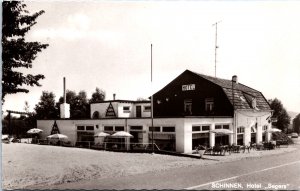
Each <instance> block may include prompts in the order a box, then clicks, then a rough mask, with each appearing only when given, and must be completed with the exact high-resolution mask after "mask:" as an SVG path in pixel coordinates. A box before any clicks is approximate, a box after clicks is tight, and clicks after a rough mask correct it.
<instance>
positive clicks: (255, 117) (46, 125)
mask: <svg viewBox="0 0 300 191" xmlns="http://www.w3.org/2000/svg"><path fill="white" fill-rule="evenodd" d="M269 115H270V113H268V112H257V113H253V112H251V111H248V112H245V111H243V112H242V111H238V112H237V114H236V117H237V118H236V124H237V127H240V126H243V127H244V128H245V131H244V133H243V144H245V145H248V144H249V142H250V141H251V127H252V126H253V124H254V123H257V125H256V126H257V128H256V132H255V137H256V142H257V143H258V142H260V141H262V135H263V130H262V128H263V126H265V125H267V128H270V125H269V123H268V120H267V117H268V116H269ZM56 122H57V125H58V128H59V130H60V133H62V134H65V135H67V136H68V138H69V140H70V141H71V142H72V144H73V145H75V143H76V142H77V141H78V134H79V133H78V132H83V131H85V132H89V133H91V134H96V133H98V132H109V133H113V132H115V131H118V129H117V128H118V127H119V128H120V127H124V129H121V130H124V131H127V132H134V131H136V132H138V134H137V136H138V137H139V143H151V137H152V132H151V131H150V130H149V127H151V118H140V119H138V118H128V119H127V118H123V119H87V120H56ZM53 124H54V120H38V121H37V127H38V128H39V129H42V130H43V132H42V134H41V138H42V139H45V138H46V137H47V136H48V135H50V132H51V127H52V126H53ZM201 125H205V126H209V130H213V129H215V127H216V126H218V125H219V126H220V125H224V126H229V129H230V130H233V131H234V132H235V130H234V128H233V119H232V118H156V119H154V121H153V126H154V127H157V129H158V127H159V131H154V141H155V142H156V141H157V140H160V141H168V140H173V141H175V148H176V152H180V153H191V152H192V150H193V149H194V148H193V143H192V142H193V136H195V135H196V134H198V135H197V136H199V135H201V134H203V135H204V134H205V135H208V140H209V146H214V145H215V144H216V143H215V140H216V135H215V133H211V132H209V130H206V131H193V129H192V128H193V126H201ZM78 126H80V127H84V128H83V130H78ZM87 126H89V128H90V129H91V127H93V129H92V130H88V129H87ZM136 126H139V127H140V126H141V129H140V130H133V129H132V127H136ZM107 127H109V128H112V129H110V130H108V129H105V128H107ZM116 127H117V128H116ZM166 127H174V128H175V131H174V132H164V128H166ZM228 136H229V137H228V138H229V144H232V143H236V142H237V141H236V140H235V138H234V136H235V134H232V135H228ZM174 139H175V140H174ZM269 139H270V136H269V135H267V140H269ZM94 141H96V142H97V139H95V140H94Z"/></svg>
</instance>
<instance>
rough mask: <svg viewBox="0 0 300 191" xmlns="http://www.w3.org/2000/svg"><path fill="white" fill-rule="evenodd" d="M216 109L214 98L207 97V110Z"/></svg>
mask: <svg viewBox="0 0 300 191" xmlns="http://www.w3.org/2000/svg"><path fill="white" fill-rule="evenodd" d="M213 110H214V98H207V99H205V111H213Z"/></svg>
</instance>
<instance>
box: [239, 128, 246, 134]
mask: <svg viewBox="0 0 300 191" xmlns="http://www.w3.org/2000/svg"><path fill="white" fill-rule="evenodd" d="M244 132H245V128H244V127H238V128H237V133H239V134H242V133H244Z"/></svg>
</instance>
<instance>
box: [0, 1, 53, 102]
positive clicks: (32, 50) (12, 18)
mask: <svg viewBox="0 0 300 191" xmlns="http://www.w3.org/2000/svg"><path fill="white" fill-rule="evenodd" d="M25 7H26V5H25V4H23V3H22V2H20V1H4V2H2V8H3V14H2V16H3V20H2V61H3V65H2V103H3V102H4V98H5V96H6V95H7V94H15V93H18V92H25V93H28V92H29V90H28V89H26V87H23V85H27V86H41V85H40V83H39V80H41V79H44V75H42V74H37V75H33V74H23V73H22V72H20V71H15V70H14V69H16V68H27V69H28V68H32V61H33V60H34V59H35V58H36V57H37V56H36V55H37V53H38V52H41V51H42V49H45V48H46V47H47V46H48V44H41V43H39V42H26V41H25V34H26V33H27V32H28V31H29V30H30V28H31V27H32V26H34V25H35V24H36V21H35V20H36V19H37V17H38V16H40V15H42V14H43V13H44V11H39V12H37V13H34V14H32V15H30V14H29V12H28V11H27V10H25V9H24V8H25Z"/></svg>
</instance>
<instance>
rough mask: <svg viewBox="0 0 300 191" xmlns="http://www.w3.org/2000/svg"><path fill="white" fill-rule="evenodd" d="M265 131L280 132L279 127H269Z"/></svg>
mask: <svg viewBox="0 0 300 191" xmlns="http://www.w3.org/2000/svg"><path fill="white" fill-rule="evenodd" d="M266 132H267V133H276V132H281V130H280V129H277V128H271V129H268V130H266Z"/></svg>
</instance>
